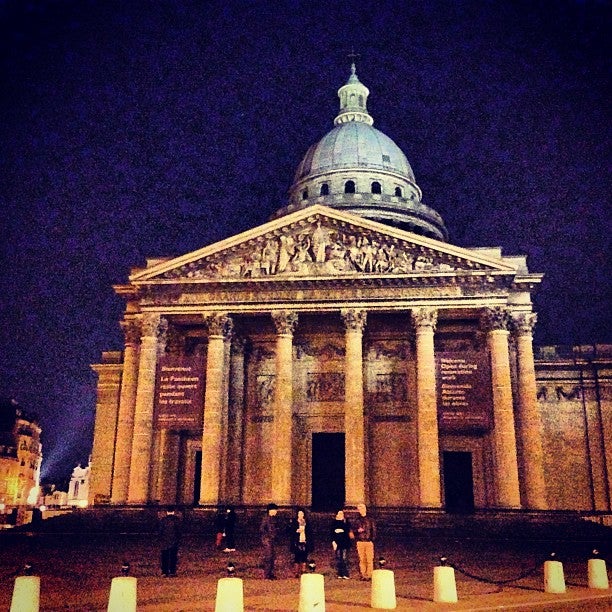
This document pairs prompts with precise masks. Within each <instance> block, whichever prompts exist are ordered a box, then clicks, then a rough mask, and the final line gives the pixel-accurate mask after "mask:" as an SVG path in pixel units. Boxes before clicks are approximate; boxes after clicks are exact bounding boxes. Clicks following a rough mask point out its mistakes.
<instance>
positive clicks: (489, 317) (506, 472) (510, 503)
mask: <svg viewBox="0 0 612 612" xmlns="http://www.w3.org/2000/svg"><path fill="white" fill-rule="evenodd" d="M509 321H510V317H509V315H508V312H507V311H506V309H504V308H500V307H496V308H487V309H486V310H485V312H484V316H483V323H484V328H485V329H486V330H487V345H488V347H489V355H490V358H491V382H492V387H493V388H492V391H493V422H494V426H493V455H494V459H495V489H496V504H497V506H498V507H500V508H520V507H521V496H520V490H519V479H518V462H517V453H516V434H515V429H514V411H513V405H512V381H511V377H510V355H509V350H508V336H509V332H508V325H509Z"/></svg>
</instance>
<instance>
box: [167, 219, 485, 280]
mask: <svg viewBox="0 0 612 612" xmlns="http://www.w3.org/2000/svg"><path fill="white" fill-rule="evenodd" d="M479 267H480V266H479V265H478V264H474V263H473V262H469V261H467V260H465V261H464V260H461V259H459V258H457V257H452V256H450V255H447V254H444V253H438V252H436V251H434V250H432V249H428V248H425V247H423V246H421V245H416V244H411V243H409V242H407V241H403V240H399V239H397V238H395V237H391V236H387V235H385V234H383V233H377V232H373V231H371V230H365V229H361V228H351V227H347V226H337V227H336V226H334V225H332V224H329V225H327V224H325V223H322V222H321V220H320V219H310V220H309V222H308V223H297V224H294V225H290V226H287V227H284V228H282V229H279V230H275V231H273V232H269V233H268V234H265V235H263V236H258V237H257V238H253V239H251V240H248V241H246V242H245V243H243V244H240V245H237V246H235V247H233V248H231V249H228V250H226V251H221V252H219V253H216V254H212V255H209V256H207V257H204V258H202V259H201V260H199V261H195V262H190V263H188V264H185V265H183V266H181V267H179V268H177V269H174V270H170V271H168V272H166V273H165V274H164V278H193V279H200V278H201V279H214V278H228V279H229V278H245V279H246V278H262V277H270V276H283V275H287V276H334V275H341V274H350V273H355V274H358V273H361V274H363V273H366V274H410V273H427V272H452V271H454V270H456V269H457V268H464V269H478V268H479Z"/></svg>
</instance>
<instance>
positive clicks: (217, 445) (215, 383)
mask: <svg viewBox="0 0 612 612" xmlns="http://www.w3.org/2000/svg"><path fill="white" fill-rule="evenodd" d="M205 320H206V324H207V326H208V352H207V354H206V390H205V392H204V427H203V431H202V477H201V480H200V505H201V506H210V505H217V504H218V503H219V491H220V485H221V482H220V479H221V451H222V446H223V445H222V438H221V436H222V433H223V432H222V423H223V409H224V407H225V399H224V391H225V389H226V386H225V378H226V368H225V340H226V338H229V336H230V334H231V332H232V320H231V319H230V317H228V316H227V315H226V314H222V313H221V314H211V315H206V316H205Z"/></svg>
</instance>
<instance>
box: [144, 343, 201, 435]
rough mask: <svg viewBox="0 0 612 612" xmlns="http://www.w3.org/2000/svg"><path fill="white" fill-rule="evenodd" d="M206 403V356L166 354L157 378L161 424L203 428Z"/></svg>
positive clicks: (156, 412)
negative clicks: (204, 357)
mask: <svg viewBox="0 0 612 612" xmlns="http://www.w3.org/2000/svg"><path fill="white" fill-rule="evenodd" d="M203 405H204V360H203V357H202V356H200V355H195V356H185V355H164V356H162V357H161V358H160V359H159V362H158V364H157V376H156V381H155V419H156V423H157V425H158V426H159V427H162V428H165V429H201V427H202V414H203Z"/></svg>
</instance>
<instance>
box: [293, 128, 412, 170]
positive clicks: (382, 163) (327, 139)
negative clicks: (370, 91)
mask: <svg viewBox="0 0 612 612" xmlns="http://www.w3.org/2000/svg"><path fill="white" fill-rule="evenodd" d="M346 168H364V169H365V168H372V169H375V170H384V171H386V172H395V173H397V174H400V175H402V176H403V177H405V178H406V179H408V180H409V181H412V182H414V174H413V172H412V168H411V167H410V164H409V163H408V160H407V159H406V156H405V155H404V153H403V152H402V150H401V149H400V148H399V147H398V146H397V145H396V144H395V143H394V142H393V141H392V140H391V139H390V138H389V137H388V136H386V135H385V134H383V133H382V132H380V131H379V130H377V129H376V128H374V127H372V126H371V125H368V124H367V123H362V122H357V121H351V122H350V123H343V124H341V125H339V126H337V127H335V128H334V129H333V130H332V131H331V132H329V133H328V134H326V135H325V136H323V138H321V140H319V142H317V143H316V144H314V145H312V146H311V147H310V149H308V152H307V153H306V156H305V157H304V159H303V160H302V162H301V163H300V165H299V166H298V169H297V171H296V173H295V179H294V182H297V181H300V180H302V179H303V178H305V177H307V176H309V175H316V174H320V173H322V172H330V171H332V170H338V169H346Z"/></svg>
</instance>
